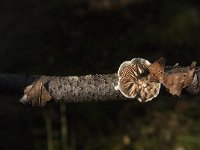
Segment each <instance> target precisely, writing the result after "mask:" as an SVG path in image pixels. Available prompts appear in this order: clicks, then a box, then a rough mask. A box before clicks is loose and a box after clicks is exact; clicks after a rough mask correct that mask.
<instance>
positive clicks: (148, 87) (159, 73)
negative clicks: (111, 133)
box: [116, 57, 197, 102]
mask: <svg viewBox="0 0 200 150" xmlns="http://www.w3.org/2000/svg"><path fill="white" fill-rule="evenodd" d="M165 62H166V59H165V58H163V57H161V58H160V59H158V60H157V61H155V62H154V63H152V64H151V63H150V62H149V61H148V60H146V59H143V58H134V59H132V60H131V61H125V62H123V63H122V64H121V65H120V67H119V70H118V85H117V86H116V89H117V90H120V92H121V93H122V94H123V95H124V96H125V97H127V98H137V99H138V100H139V101H140V102H147V101H150V100H152V99H153V98H155V97H157V96H158V94H159V91H160V87H161V84H162V85H163V86H164V87H165V88H166V89H167V91H169V93H170V94H172V95H176V96H180V95H181V91H182V90H183V89H184V88H186V87H190V86H191V85H193V84H194V82H195V79H196V78H197V77H196V75H195V71H196V62H192V64H191V66H190V67H180V66H179V65H178V64H176V65H175V66H173V67H165Z"/></svg>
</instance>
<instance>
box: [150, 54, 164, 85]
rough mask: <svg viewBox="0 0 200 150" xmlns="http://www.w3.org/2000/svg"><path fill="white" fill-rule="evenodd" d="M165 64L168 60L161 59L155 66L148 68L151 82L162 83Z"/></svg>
mask: <svg viewBox="0 0 200 150" xmlns="http://www.w3.org/2000/svg"><path fill="white" fill-rule="evenodd" d="M165 62H166V59H165V58H163V57H161V58H160V59H158V60H157V61H155V62H154V63H153V64H151V66H150V67H149V68H148V70H149V80H150V81H160V82H162V80H163V76H164V69H165Z"/></svg>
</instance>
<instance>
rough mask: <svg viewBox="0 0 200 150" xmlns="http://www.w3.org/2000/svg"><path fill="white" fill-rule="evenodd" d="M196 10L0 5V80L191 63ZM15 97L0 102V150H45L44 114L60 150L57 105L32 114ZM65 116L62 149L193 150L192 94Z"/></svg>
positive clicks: (59, 2)
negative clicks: (142, 63)
mask: <svg viewBox="0 0 200 150" xmlns="http://www.w3.org/2000/svg"><path fill="white" fill-rule="evenodd" d="M199 8H200V1H198V0H182V1H178V0H177V1H173V0H162V1H161V0H73V1H70V0H48V1H47V0H18V1H16V0H2V1H0V72H3V73H5V72H6V73H20V74H38V75H40V74H45V75H66V76H67V75H86V74H97V73H101V74H108V73H115V72H117V70H118V67H119V65H120V64H121V63H122V62H123V61H125V60H131V59H132V58H134V57H142V58H145V59H148V60H149V61H151V62H152V61H154V60H156V59H158V58H159V57H161V56H164V57H166V58H167V65H173V64H175V63H176V62H179V63H180V64H181V65H190V63H191V62H192V61H193V60H196V61H197V62H200V59H199V56H200V44H199V43H200V42H199V39H200V9H199ZM18 99H19V97H14V96H12V95H10V96H9V95H1V96H0V139H1V140H0V149H1V150H4V149H5V150H12V149H20V150H25V149H29V150H32V149H34V150H35V149H36V150H42V149H47V142H46V125H45V115H44V114H45V112H46V113H47V114H49V116H50V118H51V121H52V132H53V142H54V149H56V150H57V149H61V142H60V141H61V134H60V126H61V124H60V106H59V104H52V105H51V104H50V105H48V106H46V107H45V108H41V109H40V108H31V107H24V106H23V105H21V104H20V103H19V102H18ZM66 108H67V112H66V116H67V129H68V130H67V131H68V138H67V142H66V143H67V145H68V147H70V148H69V149H71V150H74V149H85V150H94V149H95V150H96V149H97V150H129V149H135V150H144V149H153V150H169V149H170V150H186V149H187V150H193V149H200V143H199V142H200V129H199V126H200V121H199V114H200V110H199V97H198V96H185V95H184V96H182V97H181V98H176V97H172V96H170V95H166V96H158V98H156V99H154V100H153V101H152V102H149V103H145V104H144V103H142V104H141V103H139V102H138V101H137V100H132V101H126V102H122V101H119V102H90V103H81V104H80V103H76V104H67V105H66Z"/></svg>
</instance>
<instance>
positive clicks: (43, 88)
mask: <svg viewBox="0 0 200 150" xmlns="http://www.w3.org/2000/svg"><path fill="white" fill-rule="evenodd" d="M168 70H169V71H168V72H170V71H171V72H176V71H174V70H175V69H174V68H170V69H168ZM178 70H180V68H178ZM183 70H184V68H183ZM199 80H200V71H199V69H197V70H196V71H195V75H194V79H193V81H192V83H191V84H190V86H189V87H187V89H186V90H187V92H188V93H191V94H195V95H198V94H199V93H200V82H199ZM39 81H40V82H39ZM37 82H39V83H41V85H40V84H39V83H37ZM117 82H118V76H117V74H107V75H86V76H68V77H56V76H38V75H37V76H35V75H30V76H29V75H17V74H4V73H0V93H2V94H9V95H17V96H19V95H22V94H23V92H24V94H25V95H26V94H27V93H26V89H27V88H28V89H29V90H30V89H33V90H34V92H33V94H32V93H31V94H30V92H29V93H28V94H29V95H28V96H29V97H31V98H29V102H30V101H31V103H32V105H33V106H43V105H45V104H46V102H47V101H49V100H54V101H57V102H61V101H64V102H67V103H69V102H86V101H110V100H119V99H122V100H129V99H127V98H126V97H124V96H123V95H122V94H121V93H120V91H119V90H116V89H115V86H116V85H117ZM28 85H31V88H30V87H29V86H28ZM33 85H36V87H33ZM38 85H40V86H38ZM27 86H28V87H27ZM38 87H39V88H38ZM25 88H26V89H25ZM24 89H25V91H24ZM38 89H39V90H38ZM38 91H39V94H38ZM35 93H37V94H36V95H35ZM48 94H49V95H48ZM41 95H42V96H41ZM36 96H38V97H37V100H35V101H37V102H35V103H33V101H34V100H33V99H34V98H33V97H36ZM43 99H47V100H45V102H43ZM38 101H39V102H38Z"/></svg>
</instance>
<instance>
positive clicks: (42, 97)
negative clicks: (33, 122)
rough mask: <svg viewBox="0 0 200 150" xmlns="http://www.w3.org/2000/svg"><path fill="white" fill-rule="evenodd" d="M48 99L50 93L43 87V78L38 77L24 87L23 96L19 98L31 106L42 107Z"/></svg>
mask: <svg viewBox="0 0 200 150" xmlns="http://www.w3.org/2000/svg"><path fill="white" fill-rule="evenodd" d="M50 100H51V95H50V94H49V92H48V91H47V89H46V88H45V86H44V83H43V80H42V79H39V80H37V81H35V82H33V84H31V85H29V86H27V87H26V88H25V90H24V96H23V97H22V98H21V99H20V102H22V103H31V104H32V106H33V107H35V106H41V107H42V106H44V105H45V104H46V102H48V101H50Z"/></svg>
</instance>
